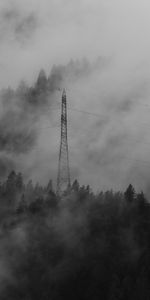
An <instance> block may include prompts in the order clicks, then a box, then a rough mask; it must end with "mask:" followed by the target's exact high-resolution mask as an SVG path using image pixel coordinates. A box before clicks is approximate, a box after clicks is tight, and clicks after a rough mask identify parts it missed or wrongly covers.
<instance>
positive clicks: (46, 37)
mask: <svg viewBox="0 0 150 300" xmlns="http://www.w3.org/2000/svg"><path fill="white" fill-rule="evenodd" d="M149 11H150V3H149V1H148V0H126V1H125V0H111V1H110V0H76V1H73V0H1V1H0V41H1V42H0V86H5V85H8V84H10V85H14V84H16V83H18V81H19V80H20V78H25V79H27V80H28V81H29V82H30V81H31V80H34V79H35V76H36V73H37V71H38V70H39V68H40V67H45V68H46V70H47V71H48V72H49V70H50V67H51V66H52V65H53V63H65V62H67V61H68V60H69V59H70V58H80V57H83V56H86V57H88V58H94V57H96V56H99V55H105V56H107V55H110V56H112V55H113V56H114V58H115V59H116V60H117V62H118V63H120V64H121V66H122V65H123V67H124V68H129V67H130V68H133V66H135V65H136V66H137V67H141V64H142V65H144V64H145V65H147V64H149V53H150V35H149V25H150V21H149V20H150V18H149V14H150V13H149Z"/></svg>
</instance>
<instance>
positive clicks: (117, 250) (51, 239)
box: [0, 171, 150, 300]
mask: <svg viewBox="0 0 150 300" xmlns="http://www.w3.org/2000/svg"><path fill="white" fill-rule="evenodd" d="M0 208H1V209H0V217H1V218H0V223H1V243H0V250H1V257H0V264H1V269H2V272H1V274H0V279H1V289H0V299H4V300H8V299H10V300H13V299H14V300H21V299H23V300H27V299H28V300H32V299H35V300H38V299H39V300H45V299H54V300H57V299H58V300H59V299H73V300H74V299H82V300H84V299H90V300H91V299H93V300H95V299H96V300H97V299H104V300H105V299H106V300H107V299H108V300H112V299H114V300H117V299H120V300H127V299H129V300H130V299H132V300H133V299H136V300H143V299H150V254H149V247H150V205H149V202H148V200H147V199H146V198H145V195H144V193H143V192H141V193H136V191H135V189H134V187H133V186H132V185H131V184H130V185H129V186H128V187H127V189H126V191H125V192H120V191H119V192H113V191H112V190H110V191H106V192H100V193H98V194H97V195H95V194H94V193H93V192H92V190H91V188H90V186H80V184H79V182H78V181H77V180H75V181H74V182H73V184H72V186H71V189H70V191H69V192H66V193H64V195H63V197H62V198H61V199H60V198H57V196H56V194H55V192H54V189H53V184H52V181H51V180H50V181H49V182H48V185H47V186H45V187H42V186H41V185H40V184H39V183H37V184H35V185H34V184H33V183H32V181H31V180H30V181H29V182H27V183H26V184H25V183H24V180H23V176H22V174H21V173H16V172H15V171H12V172H11V173H10V174H9V176H8V178H7V179H6V180H5V181H4V182H1V184H0Z"/></svg>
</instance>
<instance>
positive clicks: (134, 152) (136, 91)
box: [0, 0, 150, 192]
mask: <svg viewBox="0 0 150 300" xmlns="http://www.w3.org/2000/svg"><path fill="white" fill-rule="evenodd" d="M149 9H150V4H149V1H148V0H147V1H146V0H144V1H140V0H138V1H137V0H136V1H135V0H130V1H129V0H127V1H120V0H113V1H111V2H110V1H96V0H94V1H85V0H83V1H82V0H80V1H79V0H78V1H67V0H61V1H60V0H58V1H47V0H44V1H40V0H38V1H37V0H36V1H35V0H30V1H23V0H22V1H19V0H18V1H15V0H14V1H13V0H12V1H5V2H1V3H0V39H1V45H0V54H1V55H0V87H1V88H5V87H8V86H12V87H13V88H16V87H18V85H19V82H20V80H21V79H24V80H25V81H26V82H27V83H28V85H29V86H32V85H34V84H35V82H36V80H37V76H38V73H39V71H40V69H41V68H44V69H45V71H46V73H47V76H49V74H50V71H51V68H52V67H53V65H54V64H55V65H56V66H58V67H57V73H58V74H59V73H60V74H61V81H60V82H59V84H58V87H56V91H55V93H53V94H51V95H49V96H48V100H47V102H46V103H45V104H44V106H43V107H45V108H46V110H45V109H44V108H43V109H42V111H41V106H40V110H38V109H36V112H35V111H34V110H32V112H31V111H30V109H29V110H26V109H27V107H26V106H23V105H22V104H21V108H19V109H20V111H19V117H17V118H18V120H17V126H18V124H20V123H21V120H22V115H23V112H24V111H26V113H25V120H24V119H23V120H22V126H21V128H20V130H21V131H23V132H24V130H25V132H26V130H29V129H30V130H31V131H33V132H32V133H33V136H32V134H31V136H30V142H31V144H30V143H28V145H29V144H30V146H31V147H29V148H28V149H24V151H22V150H21V151H20V148H19V150H18V151H19V153H20V154H19V156H16V154H15V155H14V148H13V146H12V144H11V147H9V149H8V147H6V146H5V147H4V146H2V145H4V144H5V143H4V141H5V140H4V139H2V141H1V140H0V144H2V145H1V156H2V155H3V156H2V157H4V156H5V157H6V158H7V160H6V162H7V165H9V166H11V167H12V166H14V167H16V168H18V169H21V170H22V171H23V172H24V173H25V175H26V177H27V178H28V177H33V179H34V180H39V181H42V182H45V181H46V180H47V181H48V177H52V178H53V179H54V180H55V178H56V172H57V160H58V150H59V139H60V132H59V128H60V127H59V124H60V121H59V120H60V110H59V107H60V106H59V105H60V101H61V92H60V91H58V90H57V88H58V89H59V88H62V87H65V88H66V91H67V100H68V123H69V128H68V136H69V156H70V167H71V174H72V179H73V178H75V177H77V178H79V179H80V181H81V182H82V183H85V184H87V183H90V184H91V186H92V187H93V188H94V189H95V190H97V189H107V188H114V189H119V188H123V189H124V187H126V185H127V184H128V183H129V182H132V183H133V184H134V185H135V186H136V188H137V189H139V190H140V189H144V190H146V191H147V192H149V172H150V164H149V147H150V141H149V126H150V123H149V111H150V106H149V105H150V104H149V95H150V89H149V77H150V71H149V70H150V68H149V67H150V65H149V52H150V38H149V32H148V30H149V23H150V21H149ZM85 57H86V58H87V59H88V61H87V62H86V63H87V68H85V69H84V68H83V67H82V64H83V61H84V60H83V61H82V58H85ZM98 57H100V59H98V60H97V58H98ZM71 59H73V60H74V65H76V66H78V68H79V70H80V71H81V73H80V72H78V75H77V76H76V75H75V71H74V67H73V68H71V69H69V66H68V63H69V61H70V60H71ZM77 60H79V61H77ZM84 62H85V61H84ZM80 66H81V67H80ZM65 68H66V69H67V71H65ZM62 69H63V74H62ZM18 101H19V100H17V105H16V99H15V104H12V103H14V102H11V105H10V101H9V105H8V107H9V109H5V107H4V104H3V105H1V120H0V125H1V124H5V123H6V121H4V120H6V119H7V121H8V119H9V123H11V124H12V123H13V124H14V121H13V120H12V122H11V119H12V117H11V118H10V117H9V115H8V114H9V113H10V112H11V111H12V106H13V110H14V111H15V115H16V112H18V107H19V106H18ZM3 103H4V101H3ZM51 103H53V104H54V106H53V104H52V106H53V107H54V109H52V110H51V112H50V113H48V111H47V107H49V108H50V104H51ZM72 109H76V110H83V111H87V112H91V113H93V115H88V114H86V113H81V112H77V111H75V110H74V111H73V110H72ZM5 110H6V111H5ZM7 110H8V111H7ZM37 110H38V111H37ZM29 111H30V113H29ZM33 111H34V112H33ZM52 111H53V112H52ZM6 112H7V114H6ZM94 114H95V115H94ZM96 114H99V115H100V116H96ZM32 119H34V122H33V121H31V120H32ZM7 126H8V127H9V128H10V125H9V124H8V122H7ZM7 126H5V127H6V128H7ZM48 126H49V127H50V128H48ZM3 127H4V126H3V125H2V128H3ZM14 127H15V128H16V125H13V129H14ZM44 127H47V128H45V129H44ZM42 128H43V129H42ZM13 132H14V131H13ZM25 132H24V136H25ZM14 134H15V138H18V130H17V137H16V133H15V132H14ZM6 136H7V137H8V132H7V135H5V137H6ZM15 138H14V137H13V141H14V140H15ZM11 139H12V135H11ZM20 140H21V139H20V137H19V141H20ZM17 149H18V148H17ZM15 153H16V147H15ZM2 161H3V159H2ZM37 162H38V163H37ZM9 163H10V164H9ZM11 167H9V168H11ZM7 169H8V168H7Z"/></svg>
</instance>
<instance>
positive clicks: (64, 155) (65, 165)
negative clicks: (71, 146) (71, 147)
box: [56, 89, 71, 196]
mask: <svg viewBox="0 0 150 300" xmlns="http://www.w3.org/2000/svg"><path fill="white" fill-rule="evenodd" d="M68 152H69V151H68V134H67V97H66V91H65V89H64V90H63V94H62V104H61V139H60V149H59V162H58V174H57V191H56V192H57V195H58V196H61V195H62V194H63V193H64V191H66V190H67V189H69V188H70V185H71V181H70V169H69V153H68Z"/></svg>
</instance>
